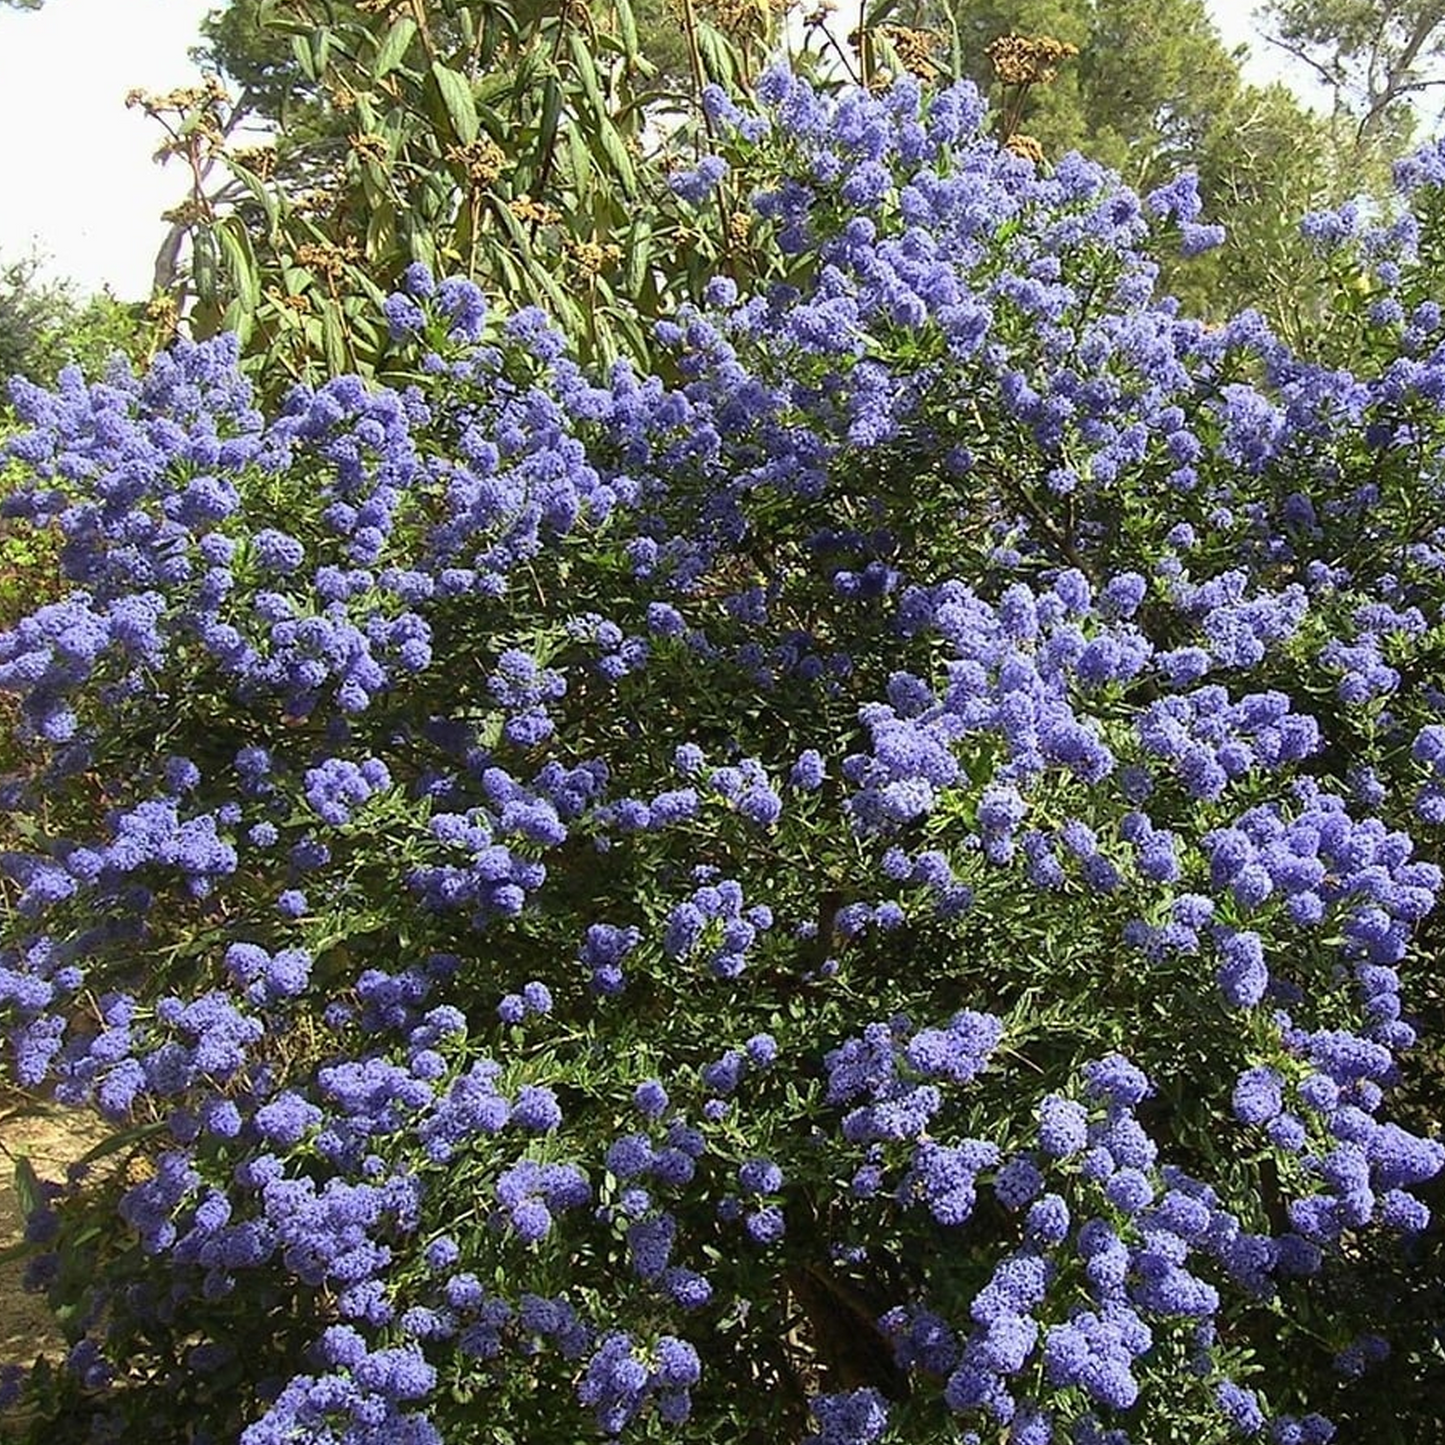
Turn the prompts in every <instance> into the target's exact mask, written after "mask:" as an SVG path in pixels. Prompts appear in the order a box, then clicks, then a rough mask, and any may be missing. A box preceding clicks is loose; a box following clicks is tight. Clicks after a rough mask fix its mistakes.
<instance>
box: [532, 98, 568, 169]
mask: <svg viewBox="0 0 1445 1445" xmlns="http://www.w3.org/2000/svg"><path fill="white" fill-rule="evenodd" d="M561 119H562V86H561V83H560V82H559V81H558V79H557V77H556V76H555V75H549V76H548V77H547V83H546V85H545V86H544V88H543V90H542V124H541V126H540V127H539V128H538V130H537V157H536V164H537V166H538V167H539V168H540V167H542V166H545V165H546V164H547V157H548V156H549V155H551V153H552V148H553V147H554V146H555V145H556V144H557V126H558V124H559V123H560V121H561Z"/></svg>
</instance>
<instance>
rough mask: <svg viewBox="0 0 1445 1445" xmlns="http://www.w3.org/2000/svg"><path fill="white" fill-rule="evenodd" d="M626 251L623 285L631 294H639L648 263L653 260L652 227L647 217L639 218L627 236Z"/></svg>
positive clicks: (645, 276) (645, 277)
mask: <svg viewBox="0 0 1445 1445" xmlns="http://www.w3.org/2000/svg"><path fill="white" fill-rule="evenodd" d="M625 251H626V259H625V261H624V262H623V268H622V286H623V289H624V290H625V291H626V292H627V294H628V295H629V296H637V295H640V294H641V291H642V285H643V282H644V281H645V280H646V279H647V274H648V263H649V262H650V261H651V260H652V227H651V225H650V224H649V223H648V221H647V220H646V218H645V217H642V216H639V217H638V218H637V222H636V224H635V225H634V226H633V227H632V231H631V234H630V235H629V236H628V238H627V242H626V246H625Z"/></svg>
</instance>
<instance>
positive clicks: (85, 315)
mask: <svg viewBox="0 0 1445 1445" xmlns="http://www.w3.org/2000/svg"><path fill="white" fill-rule="evenodd" d="M144 334H145V331H144V326H143V324H142V316H141V312H140V309H139V308H137V307H134V306H129V305H127V304H125V303H124V302H121V301H118V300H116V298H115V297H114V296H112V295H111V294H110V293H109V292H108V291H104V292H101V293H99V294H97V295H92V296H89V297H86V298H85V299H84V300H82V299H80V298H79V297H77V295H76V288H75V286H74V285H73V284H72V283H71V282H69V281H51V280H46V279H45V277H44V275H43V272H42V263H41V260H40V258H39V257H37V256H27V257H22V258H21V259H19V260H15V261H9V262H5V263H3V264H0V411H3V409H4V400H3V399H4V392H5V384H6V382H7V381H8V380H9V379H10V378H11V377H12V376H23V377H26V378H28V379H29V380H31V381H36V382H39V383H41V384H42V385H46V386H49V385H53V384H54V382H55V378H56V377H57V376H58V375H59V374H60V369H61V367H63V366H67V365H69V364H71V363H72V362H73V363H75V364H76V365H78V366H79V367H80V368H81V370H82V371H84V372H85V374H86V375H87V376H89V377H95V376H98V375H99V374H100V371H101V369H102V368H103V367H104V365H105V363H106V362H107V361H108V360H109V359H110V357H111V356H112V355H113V354H114V353H116V352H120V353H122V354H124V355H127V356H129V357H131V358H132V359H139V358H140V357H141V356H143V355H144V354H145V347H144V342H143V338H144Z"/></svg>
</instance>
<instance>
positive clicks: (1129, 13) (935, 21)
mask: <svg viewBox="0 0 1445 1445" xmlns="http://www.w3.org/2000/svg"><path fill="white" fill-rule="evenodd" d="M900 13H906V14H907V15H908V18H909V20H910V22H911V23H913V24H916V25H919V26H923V27H929V28H932V29H933V30H934V31H935V32H936V33H938V34H939V35H940V36H942V35H947V36H948V37H949V38H950V44H951V46H952V48H953V52H954V55H955V63H956V64H957V65H958V66H959V67H960V68H961V69H962V71H963V73H965V74H967V75H969V76H970V77H971V78H972V79H974V80H975V81H976V82H977V83H978V84H979V85H980V86H982V87H983V88H984V89H985V90H986V91H988V92H989V93H990V94H991V95H992V96H993V97H994V98H995V101H996V102H997V103H998V106H999V112H1000V117H1001V121H1002V122H1003V123H1004V124H1005V125H1007V126H1009V127H1010V128H1012V129H1016V130H1019V131H1022V132H1025V133H1027V134H1028V135H1030V136H1032V137H1033V138H1034V139H1035V140H1036V141H1037V142H1038V144H1039V146H1040V148H1041V149H1042V151H1043V153H1044V155H1045V156H1046V157H1049V158H1056V157H1058V156H1060V155H1062V154H1063V153H1065V152H1066V151H1069V150H1079V151H1081V152H1083V153H1084V154H1085V155H1087V156H1089V157H1090V158H1091V159H1096V160H1099V161H1102V162H1103V163H1104V164H1106V165H1110V166H1112V167H1114V168H1115V169H1117V170H1118V171H1119V172H1120V174H1121V175H1122V176H1123V178H1124V180H1125V181H1126V182H1127V183H1128V184H1130V185H1131V186H1133V187H1134V188H1135V189H1137V190H1139V191H1141V192H1147V191H1149V190H1151V189H1153V188H1154V187H1156V186H1159V185H1161V184H1163V183H1165V182H1166V181H1168V180H1169V179H1170V178H1171V177H1173V176H1174V175H1176V174H1178V173H1179V172H1180V171H1184V170H1194V171H1197V172H1198V174H1199V177H1200V194H1201V197H1202V199H1203V202H1204V209H1205V218H1206V219H1208V220H1210V221H1219V222H1222V223H1224V224H1225V227H1226V232H1227V239H1226V242H1225V245H1224V246H1223V247H1222V248H1220V249H1218V250H1215V251H1211V252H1209V253H1208V254H1207V255H1205V256H1203V257H1200V258H1197V259H1186V258H1176V259H1173V260H1166V261H1165V272H1164V284H1165V285H1166V286H1168V287H1169V288H1170V289H1171V290H1173V291H1174V292H1176V293H1177V294H1179V295H1180V296H1181V298H1182V299H1183V300H1184V302H1185V303H1186V304H1187V305H1188V306H1189V307H1190V308H1191V309H1193V310H1195V311H1202V312H1203V313H1205V314H1207V315H1210V316H1213V317H1216V318H1221V317H1223V316H1226V315H1229V314H1231V313H1233V312H1234V311H1237V310H1239V309H1240V308H1241V307H1244V306H1256V307H1258V308H1259V309H1260V310H1262V311H1263V312H1264V313H1265V314H1266V315H1267V316H1268V317H1269V319H1270V320H1271V322H1272V323H1273V324H1274V325H1276V326H1277V327H1278V328H1279V329H1281V331H1282V332H1284V333H1285V334H1286V335H1288V336H1289V337H1290V339H1291V340H1292V341H1294V342H1299V341H1301V340H1302V339H1303V337H1304V335H1305V334H1306V330H1307V328H1304V327H1302V325H1301V319H1302V318H1305V317H1308V318H1314V319H1315V320H1318V318H1319V317H1321V316H1322V315H1323V314H1324V310H1325V308H1324V307H1323V305H1322V297H1321V293H1320V289H1319V287H1320V282H1319V276H1320V268H1319V266H1318V265H1317V264H1316V262H1315V260H1314V257H1313V256H1312V254H1311V252H1310V251H1309V248H1308V247H1307V246H1306V244H1305V243H1304V241H1303V239H1302V238H1301V237H1300V235H1299V231H1298V226H1297V221H1296V218H1297V217H1298V216H1299V215H1300V214H1302V213H1303V212H1304V211H1306V210H1309V209H1311V208H1313V207H1315V206H1318V205H1322V204H1325V203H1326V202H1327V201H1330V200H1333V199H1336V198H1337V191H1338V189H1339V186H1338V184H1337V170H1336V166H1335V162H1334V159H1333V155H1334V148H1333V146H1332V144H1331V138H1330V132H1331V127H1330V124H1329V123H1328V122H1327V121H1326V120H1324V119H1322V118H1320V117H1317V116H1315V115H1314V114H1312V113H1311V112H1309V111H1307V110H1306V109H1305V108H1304V107H1303V106H1302V105H1301V104H1300V102H1299V101H1298V99H1297V98H1296V97H1295V96H1294V95H1293V94H1292V93H1291V92H1290V91H1288V90H1287V89H1286V88H1285V87H1283V86H1280V85H1275V86H1270V87H1260V86H1256V85H1252V84H1250V83H1249V82H1248V81H1246V80H1245V78H1244V75H1243V71H1242V68H1241V67H1242V60H1243V55H1242V52H1241V51H1239V50H1233V51H1231V50H1230V49H1229V48H1228V47H1227V46H1226V45H1225V43H1224V41H1223V38H1222V37H1221V36H1220V34H1219V31H1218V29H1217V28H1216V26H1215V25H1214V22H1213V20H1212V19H1211V18H1210V16H1209V13H1208V10H1207V9H1206V7H1205V5H1204V3H1203V0H1159V3H1151V0H1098V3H1094V4H1085V3H1081V0H1025V3H1024V4H1021V5H1013V4H1002V3H997V0H955V3H952V4H950V3H947V0H943V3H939V0H912V4H911V7H910V8H908V9H907V10H906V12H900ZM1010 33H1019V34H1029V35H1049V36H1053V37H1056V38H1057V39H1058V40H1060V41H1062V42H1065V43H1066V44H1068V45H1070V46H1072V47H1074V48H1075V49H1076V50H1077V52H1078V53H1077V55H1076V56H1073V57H1070V58H1068V59H1066V60H1064V61H1062V62H1061V63H1060V64H1059V65H1058V66H1057V68H1056V69H1057V74H1056V75H1055V76H1054V78H1053V79H1052V80H1051V81H1050V83H1048V84H1046V85H1030V86H1025V87H1018V86H1012V87H1011V86H1008V85H1004V84H1002V82H1001V77H1000V75H999V71H998V66H997V64H996V63H995V62H994V61H993V60H992V59H991V57H990V53H989V50H990V46H991V45H994V44H996V42H997V41H998V39H999V37H1000V36H1006V35H1008V34H1010ZM1386 149H1387V150H1388V151H1389V153H1390V154H1391V155H1394V154H1397V153H1398V149H1397V148H1395V147H1394V142H1393V141H1392V142H1391V144H1390V146H1387V147H1386ZM1368 179H1369V180H1370V181H1371V182H1372V183H1378V185H1379V186H1380V188H1381V189H1382V190H1383V187H1384V184H1385V182H1386V181H1387V180H1388V177H1387V176H1386V175H1383V174H1381V173H1372V174H1371V176H1370V177H1369V178H1368ZM1353 182H1354V184H1355V186H1356V187H1358V184H1359V177H1358V176H1357V175H1356V176H1354V178H1353Z"/></svg>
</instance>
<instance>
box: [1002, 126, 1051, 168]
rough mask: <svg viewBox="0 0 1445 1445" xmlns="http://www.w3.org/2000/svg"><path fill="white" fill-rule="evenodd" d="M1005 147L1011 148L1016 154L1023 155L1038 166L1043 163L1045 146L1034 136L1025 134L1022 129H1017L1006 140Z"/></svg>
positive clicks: (1006, 148)
mask: <svg viewBox="0 0 1445 1445" xmlns="http://www.w3.org/2000/svg"><path fill="white" fill-rule="evenodd" d="M1004 149H1005V150H1011V151H1012V152H1013V153H1014V154H1015V155H1016V156H1022V157H1023V158H1024V159H1025V160H1026V161H1032V162H1033V163H1034V164H1035V165H1036V166H1037V165H1041V164H1042V163H1043V159H1044V148H1043V146H1041V145H1040V144H1039V143H1038V141H1037V140H1036V139H1035V138H1034V137H1033V136H1031V135H1025V134H1024V133H1023V132H1022V131H1015V132H1014V133H1013V134H1012V135H1011V136H1010V137H1009V138H1008V139H1007V140H1006V141H1005V142H1004Z"/></svg>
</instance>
